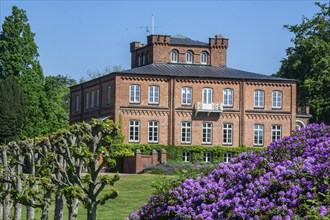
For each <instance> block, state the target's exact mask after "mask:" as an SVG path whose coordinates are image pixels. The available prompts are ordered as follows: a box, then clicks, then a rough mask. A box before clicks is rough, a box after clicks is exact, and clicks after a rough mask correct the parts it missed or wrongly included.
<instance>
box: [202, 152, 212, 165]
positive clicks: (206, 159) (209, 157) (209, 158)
mask: <svg viewBox="0 0 330 220" xmlns="http://www.w3.org/2000/svg"><path fill="white" fill-rule="evenodd" d="M211 161H212V155H211V153H210V152H204V162H205V163H208V162H211Z"/></svg>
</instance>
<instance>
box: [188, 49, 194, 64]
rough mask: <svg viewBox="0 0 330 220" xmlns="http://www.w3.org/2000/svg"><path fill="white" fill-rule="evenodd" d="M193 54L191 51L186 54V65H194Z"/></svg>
mask: <svg viewBox="0 0 330 220" xmlns="http://www.w3.org/2000/svg"><path fill="white" fill-rule="evenodd" d="M193 57H194V56H193V53H192V52H191V51H187V53H186V63H193Z"/></svg>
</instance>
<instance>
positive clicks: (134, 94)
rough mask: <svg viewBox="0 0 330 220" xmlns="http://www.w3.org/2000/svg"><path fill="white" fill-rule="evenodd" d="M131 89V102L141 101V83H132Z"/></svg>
mask: <svg viewBox="0 0 330 220" xmlns="http://www.w3.org/2000/svg"><path fill="white" fill-rule="evenodd" d="M129 89H130V97H129V102H130V103H140V86H139V85H131V86H130V87H129Z"/></svg>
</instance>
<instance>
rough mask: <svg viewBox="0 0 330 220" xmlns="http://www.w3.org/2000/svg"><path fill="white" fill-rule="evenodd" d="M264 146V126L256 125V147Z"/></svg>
mask: <svg viewBox="0 0 330 220" xmlns="http://www.w3.org/2000/svg"><path fill="white" fill-rule="evenodd" d="M263 144H264V126H263V125H254V145H257V146H262V145H263Z"/></svg>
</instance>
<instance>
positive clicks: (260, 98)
mask: <svg viewBox="0 0 330 220" xmlns="http://www.w3.org/2000/svg"><path fill="white" fill-rule="evenodd" d="M264 100H265V91H264V90H260V89H257V90H254V107H255V108H263V107H264Z"/></svg>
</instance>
